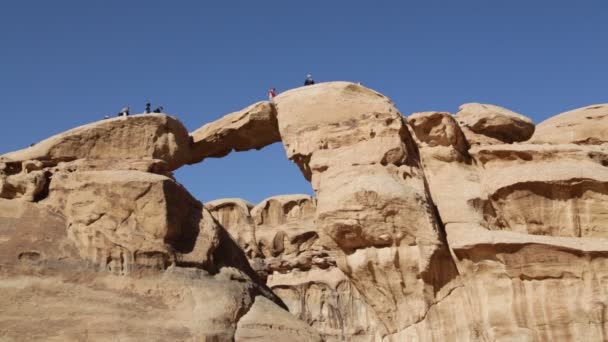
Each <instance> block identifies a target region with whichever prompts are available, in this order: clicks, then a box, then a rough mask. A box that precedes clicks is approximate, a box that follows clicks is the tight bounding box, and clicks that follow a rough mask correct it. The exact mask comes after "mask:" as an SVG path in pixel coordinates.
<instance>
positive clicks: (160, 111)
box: [154, 106, 165, 113]
mask: <svg viewBox="0 0 608 342" xmlns="http://www.w3.org/2000/svg"><path fill="white" fill-rule="evenodd" d="M164 109H165V108H163V106H159V107H157V108H156V109H155V110H154V113H162V112H163V110H164Z"/></svg>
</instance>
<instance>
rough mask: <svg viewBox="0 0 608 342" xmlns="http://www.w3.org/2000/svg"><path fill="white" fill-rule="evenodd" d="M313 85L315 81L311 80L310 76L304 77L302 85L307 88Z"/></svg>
mask: <svg viewBox="0 0 608 342" xmlns="http://www.w3.org/2000/svg"><path fill="white" fill-rule="evenodd" d="M313 84H315V80H313V79H312V74H308V75H306V80H304V85H305V86H308V85H313Z"/></svg>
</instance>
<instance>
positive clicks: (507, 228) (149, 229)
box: [0, 82, 608, 341]
mask: <svg viewBox="0 0 608 342" xmlns="http://www.w3.org/2000/svg"><path fill="white" fill-rule="evenodd" d="M606 108H608V106H606V105H596V106H590V107H585V108H581V109H577V110H573V111H570V112H567V113H564V114H561V115H558V116H556V117H553V118H550V119H548V120H547V121H545V122H543V123H541V124H539V125H538V126H537V127H536V128H535V126H534V124H533V123H532V121H531V120H530V119H528V118H526V117H525V116H523V115H520V114H516V113H514V112H512V111H510V110H508V109H505V108H501V107H497V106H493V105H482V104H466V105H463V106H461V108H460V111H459V112H458V113H457V114H456V115H452V114H450V113H444V112H423V113H414V114H412V115H410V116H409V117H407V118H405V117H403V116H402V115H401V114H400V112H399V111H398V110H397V108H395V106H394V105H393V103H392V102H391V101H390V100H389V99H388V98H386V97H385V96H383V95H382V94H379V93H377V92H375V91H372V90H370V89H367V88H365V87H362V86H360V85H355V84H352V83H347V82H332V83H322V84H317V85H313V86H307V87H303V88H298V89H294V90H290V91H287V92H284V93H282V94H280V95H279V96H277V97H276V98H275V105H274V106H271V105H270V104H268V103H265V102H261V103H258V104H255V105H252V106H251V107H248V108H246V109H244V110H243V111H241V112H237V113H233V114H229V115H227V116H226V117H224V118H222V119H220V120H218V121H216V122H214V123H210V124H207V125H205V126H203V127H202V128H201V129H199V130H197V131H196V132H195V133H193V136H192V138H189V137H188V136H187V134H186V133H185V130H184V129H183V127H182V126H181V124H179V123H178V122H177V121H175V120H174V119H172V118H170V117H166V116H163V115H152V116H141V117H130V118H126V119H123V118H120V119H111V120H107V121H103V122H100V123H96V124H91V125H87V126H83V127H81V128H77V129H74V130H72V131H68V132H66V133H63V134H60V135H58V136H55V137H53V138H50V139H47V140H45V141H44V142H41V143H39V144H38V145H36V146H33V147H31V148H29V149H26V150H23V151H18V152H13V153H9V154H7V155H5V156H1V157H0V287H1V288H2V296H0V307H2V310H0V338H1V339H3V340H8V341H17V340H19V341H21V340H41V341H42V340H45V341H46V340H75V341H77V340H78V341H79V340H108V339H119V340H142V339H144V340H191V341H200V340H203V341H224V340H233V339H234V340H237V341H246V340H254V341H282V340H288V341H289V340H293V341H321V340H325V341H346V340H348V341H605V340H608V324H607V322H606V317H607V314H608V309H607V308H608V293H607V292H606V291H605V288H606V286H608V282H607V279H608V141H607V138H608V136H606V132H608V122H607V121H606V120H605V119H606V117H608V116H607V115H608V114H607V112H606ZM135 140H138V143H137V144H135ZM279 140H280V141H282V143H283V145H284V147H285V151H286V154H287V157H288V158H289V159H291V160H292V161H294V162H295V163H296V164H297V165H298V166H299V167H300V169H301V171H302V174H303V176H304V177H305V178H306V179H308V180H310V181H311V184H312V188H313V189H314V191H315V197H310V196H307V195H282V196H275V197H271V198H268V199H266V200H264V201H262V202H261V203H259V204H257V205H253V204H251V203H249V202H246V201H244V200H240V199H224V200H216V201H211V202H208V203H206V204H205V205H204V206H203V205H202V204H201V203H200V202H198V201H197V200H196V199H194V198H192V196H191V195H190V194H189V193H188V192H187V191H186V190H185V189H184V188H183V187H182V186H181V185H180V184H178V183H177V182H176V181H175V180H174V179H173V178H172V174H171V172H170V171H172V170H174V169H175V168H176V167H179V166H180V165H183V164H184V163H193V162H197V161H201V160H203V159H204V158H208V157H220V156H223V155H225V154H227V153H229V152H230V151H232V150H237V151H244V150H248V149H252V148H255V149H257V148H261V147H263V146H265V145H268V144H271V143H273V142H276V141H279ZM130 144H135V145H137V146H135V147H133V149H132V150H131V149H129V148H127V146H130ZM286 309H288V310H289V312H288V311H287V310H286Z"/></svg>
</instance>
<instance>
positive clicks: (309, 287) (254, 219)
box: [205, 195, 382, 341]
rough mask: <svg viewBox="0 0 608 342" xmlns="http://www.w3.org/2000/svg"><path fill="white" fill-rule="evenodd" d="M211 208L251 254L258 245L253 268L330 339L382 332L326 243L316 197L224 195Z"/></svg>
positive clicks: (367, 336) (363, 338)
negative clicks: (255, 199) (243, 197)
mask: <svg viewBox="0 0 608 342" xmlns="http://www.w3.org/2000/svg"><path fill="white" fill-rule="evenodd" d="M205 207H207V208H209V210H210V212H211V214H212V215H213V216H214V217H216V218H217V219H218V221H219V222H221V223H222V225H223V226H224V227H226V230H227V231H228V232H230V234H232V236H233V238H234V239H235V240H237V241H239V244H240V246H241V248H243V249H244V250H245V251H246V252H247V251H250V250H251V246H252V245H254V246H257V247H258V251H257V253H255V254H254V253H247V256H248V258H249V262H250V264H251V266H252V267H253V268H254V269H255V270H256V271H257V272H258V274H259V276H260V277H261V278H263V279H265V280H266V284H267V285H268V287H270V288H271V289H272V291H273V292H274V293H275V294H276V295H277V296H279V297H280V298H281V300H282V301H283V302H284V303H285V304H286V305H287V307H288V308H289V311H290V312H291V313H292V314H293V315H294V316H295V317H297V318H298V319H300V320H302V321H303V322H306V323H308V324H310V325H311V326H312V327H313V328H315V329H316V330H318V331H319V332H320V333H321V335H322V337H323V338H324V340H327V341H343V340H348V341H368V340H369V339H370V338H371V337H374V336H377V337H380V336H381V335H380V333H379V332H378V330H379V329H380V330H382V328H381V327H378V326H377V317H376V316H375V314H374V312H373V310H371V308H370V307H369V305H367V304H366V302H365V300H364V299H363V298H362V297H361V294H360V293H359V292H358V291H357V289H356V288H355V287H354V286H353V284H352V283H351V281H350V280H349V279H348V278H347V277H346V276H345V274H344V273H343V272H342V271H341V270H340V269H339V268H338V267H337V266H336V260H335V256H334V255H333V254H334V251H332V250H330V249H327V248H325V247H324V245H323V243H322V239H323V238H324V237H323V232H322V231H320V230H318V229H317V226H316V225H315V223H314V216H315V211H316V201H315V200H314V199H313V198H311V197H310V196H308V195H281V196H274V197H271V198H268V199H265V200H264V201H262V202H261V203H259V204H258V205H256V206H251V204H250V203H248V202H246V201H243V200H238V199H220V200H215V201H211V202H207V203H205ZM244 232H247V233H246V234H244ZM243 236H247V237H248V238H242V237H243ZM251 238H253V240H251ZM248 329H249V328H247V329H245V330H244V331H248ZM249 334H253V333H247V334H246V335H247V336H248V335H249ZM256 334H257V332H256ZM264 336H265V335H264ZM277 336H282V335H277ZM237 337H238V336H237ZM285 338H287V337H285ZM293 338H296V337H293ZM300 338H302V337H297V339H296V340H300ZM305 340H306V341H308V340H310V339H305Z"/></svg>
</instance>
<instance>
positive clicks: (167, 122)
mask: <svg viewBox="0 0 608 342" xmlns="http://www.w3.org/2000/svg"><path fill="white" fill-rule="evenodd" d="M4 157H5V158H7V159H10V160H14V161H27V160H35V161H42V162H45V161H47V162H48V161H54V162H60V161H72V160H76V159H94V160H105V161H114V160H119V161H123V162H124V161H125V160H133V159H134V160H138V159H144V160H150V159H160V160H163V161H165V162H166V163H167V164H168V168H169V169H170V170H174V169H176V168H178V167H180V166H182V165H184V164H185V163H187V162H188V161H189V158H190V139H189V137H188V131H187V130H186V129H185V128H184V126H183V125H182V124H181V123H180V122H179V121H177V120H176V119H175V118H173V117H170V116H167V115H163V114H146V115H135V116H128V117H118V118H111V119H106V120H103V121H99V122H95V123H92V124H88V125H84V126H81V127H77V128H74V129H71V130H69V131H67V132H64V133H60V134H57V135H55V136H53V137H50V138H48V139H46V140H43V141H41V142H39V143H37V144H34V145H33V146H30V147H28V148H26V149H24V150H20V151H16V152H12V153H8V154H6V155H4Z"/></svg>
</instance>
